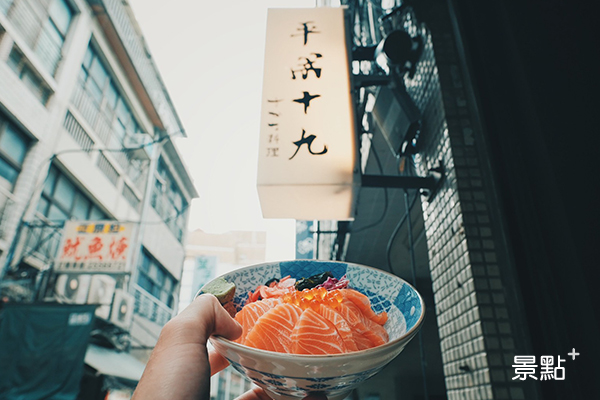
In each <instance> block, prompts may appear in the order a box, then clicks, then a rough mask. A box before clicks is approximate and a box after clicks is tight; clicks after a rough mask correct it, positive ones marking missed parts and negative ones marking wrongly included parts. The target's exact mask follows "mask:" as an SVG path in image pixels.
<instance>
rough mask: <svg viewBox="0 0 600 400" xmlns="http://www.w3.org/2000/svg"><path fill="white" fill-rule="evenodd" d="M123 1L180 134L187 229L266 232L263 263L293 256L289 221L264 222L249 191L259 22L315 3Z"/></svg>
mask: <svg viewBox="0 0 600 400" xmlns="http://www.w3.org/2000/svg"><path fill="white" fill-rule="evenodd" d="M129 2H130V4H131V7H132V8H133V11H134V14H135V16H136V18H137V20H138V23H139V25H140V28H141V30H142V32H143V35H144V37H145V39H146V42H147V44H148V47H149V49H150V52H151V54H152V57H153V59H154V61H155V63H156V64H157V66H158V69H159V71H160V74H161V76H162V79H163V81H164V83H165V86H166V87H167V91H168V92H169V95H170V96H171V100H172V101H173V103H174V105H175V109H176V110H177V113H178V115H179V117H180V119H181V121H182V124H183V126H184V128H185V130H186V132H187V136H188V137H187V138H179V139H175V143H176V146H177V147H178V148H179V150H180V153H181V155H182V157H183V160H184V163H185V164H186V166H187V167H188V170H189V172H190V175H191V176H192V179H193V181H194V184H195V186H196V189H197V191H198V193H199V195H200V198H199V199H196V200H194V201H193V202H192V207H191V212H190V220H189V229H190V230H195V229H202V230H203V231H205V232H210V233H223V232H227V231H230V230H257V231H266V232H267V260H271V259H272V260H276V259H289V258H293V257H294V255H295V254H294V238H295V222H294V221H293V220H265V219H263V218H262V214H261V211H260V204H259V200H258V194H257V191H256V170H257V160H258V137H259V127H260V104H261V92H262V80H263V64H264V46H265V31H266V18H267V9H268V8H284V7H314V6H315V0H279V1H276V0H251V1H249V0H230V1H219V0H214V1H199V0H169V1H164V0H129Z"/></svg>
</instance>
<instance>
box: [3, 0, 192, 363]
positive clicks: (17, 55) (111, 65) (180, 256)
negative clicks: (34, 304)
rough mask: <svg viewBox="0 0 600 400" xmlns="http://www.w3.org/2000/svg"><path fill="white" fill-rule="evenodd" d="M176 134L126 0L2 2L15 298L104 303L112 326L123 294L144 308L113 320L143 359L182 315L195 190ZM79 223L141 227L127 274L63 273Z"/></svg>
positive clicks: (7, 227)
mask: <svg viewBox="0 0 600 400" xmlns="http://www.w3.org/2000/svg"><path fill="white" fill-rule="evenodd" d="M177 136H185V131H184V128H183V126H182V124H181V121H180V120H179V118H178V116H177V112H176V110H175V109H174V106H173V104H172V102H171V100H170V98H169V95H168V93H167V90H166V88H165V86H164V84H163V82H162V80H161V77H160V74H159V72H158V70H157V68H156V65H155V64H154V62H153V60H152V57H151V55H150V52H149V51H148V49H147V47H146V46H145V43H144V39H143V36H142V34H141V31H140V29H139V27H138V25H137V22H136V20H135V17H134V15H133V13H132V11H131V9H130V7H129V6H128V5H127V4H126V3H124V2H121V1H116V0H106V1H103V0H90V1H85V0H43V1H37V0H2V1H0V266H1V268H2V275H1V277H2V279H1V281H0V283H1V284H2V287H1V289H2V295H3V297H4V298H5V300H7V301H35V300H53V301H55V300H57V299H59V300H60V301H64V302H98V303H99V304H101V305H104V308H103V307H100V308H99V310H100V309H103V310H104V311H103V312H97V315H99V316H101V319H105V320H107V321H108V322H110V321H111V317H109V316H110V315H112V316H113V317H115V313H117V311H115V310H112V311H111V310H107V308H109V309H110V307H111V306H112V305H113V297H114V295H115V293H116V291H120V292H121V293H124V294H123V295H122V296H124V297H125V298H126V300H127V301H126V303H125V304H127V305H129V306H130V307H132V308H133V310H134V312H133V313H130V312H126V313H123V314H122V315H121V318H122V319H121V320H114V319H113V320H112V322H115V323H116V325H117V326H118V327H120V328H121V329H122V330H124V331H125V332H129V333H128V336H129V345H128V346H126V347H127V349H128V350H130V352H131V353H132V354H134V355H135V356H137V357H138V358H139V359H140V360H142V361H145V360H146V359H147V357H148V355H149V349H151V348H152V347H153V346H154V344H155V343H156V340H157V338H158V334H159V332H160V329H161V328H162V326H163V325H164V324H165V323H166V322H167V321H168V320H169V319H170V318H171V317H172V316H173V315H174V314H175V313H176V311H177V304H178V291H179V284H180V279H181V273H182V268H183V262H184V258H185V250H184V241H185V239H186V231H187V219H188V208H189V205H190V202H191V201H192V199H193V198H195V197H197V192H196V189H195V188H194V185H193V183H192V181H191V178H190V175H189V173H188V171H187V170H186V167H185V165H184V163H183V162H182V159H181V157H180V154H179V152H178V150H177V148H176V146H175V144H174V143H173V141H172V138H173V137H177ZM68 220H76V221H102V222H106V223H129V224H131V226H132V232H131V236H130V242H129V248H130V252H129V254H128V256H127V270H126V273H124V274H110V273H107V274H94V275H88V274H85V273H83V274H77V275H74V274H73V275H69V276H63V277H61V275H60V274H56V273H53V263H54V260H55V258H56V256H57V255H58V253H59V251H60V250H61V249H60V248H59V247H60V244H61V239H62V236H63V233H64V229H63V227H64V224H65V221H68ZM83 272H85V271H83ZM122 311H124V310H122Z"/></svg>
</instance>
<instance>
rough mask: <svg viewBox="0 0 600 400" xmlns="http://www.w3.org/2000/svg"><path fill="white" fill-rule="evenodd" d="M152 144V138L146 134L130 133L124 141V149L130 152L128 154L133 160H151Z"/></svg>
mask: <svg viewBox="0 0 600 400" xmlns="http://www.w3.org/2000/svg"><path fill="white" fill-rule="evenodd" d="M150 142H152V140H151V138H150V136H149V135H147V134H145V133H129V134H127V135H125V138H124V139H123V147H124V148H125V149H127V150H130V151H129V152H128V154H129V156H130V157H131V158H134V159H138V160H149V159H150V150H151V149H150V146H149V145H150Z"/></svg>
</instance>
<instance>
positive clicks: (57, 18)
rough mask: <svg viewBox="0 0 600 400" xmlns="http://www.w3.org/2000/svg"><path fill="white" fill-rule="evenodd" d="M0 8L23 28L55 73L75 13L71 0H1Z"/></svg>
mask: <svg viewBox="0 0 600 400" xmlns="http://www.w3.org/2000/svg"><path fill="white" fill-rule="evenodd" d="M46 5H47V6H46ZM0 12H3V13H4V14H6V15H7V16H8V19H9V20H10V21H11V22H12V23H13V25H14V27H15V29H17V30H19V33H20V34H21V35H22V36H23V39H24V40H25V41H26V42H27V45H28V46H29V47H30V48H31V49H32V50H33V51H34V52H35V54H36V55H37V56H38V59H39V61H40V63H41V65H42V66H43V67H44V69H46V71H47V72H48V73H50V74H51V75H54V74H55V72H56V69H57V67H58V63H59V62H60V60H61V58H62V47H63V45H64V42H65V38H66V36H67V33H68V31H69V27H70V26H71V20H72V19H73V14H74V13H73V10H72V9H71V7H70V6H69V4H68V3H67V1H66V0H50V1H49V2H41V1H25V0H20V1H12V0H0Z"/></svg>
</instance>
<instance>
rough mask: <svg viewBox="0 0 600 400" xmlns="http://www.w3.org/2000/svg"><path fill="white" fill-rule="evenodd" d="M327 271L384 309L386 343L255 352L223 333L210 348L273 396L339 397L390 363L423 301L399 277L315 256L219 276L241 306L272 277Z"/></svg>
mask: <svg viewBox="0 0 600 400" xmlns="http://www.w3.org/2000/svg"><path fill="white" fill-rule="evenodd" d="M326 271H330V272H331V273H332V274H333V275H334V277H336V278H338V279H339V278H341V277H342V276H343V275H346V277H347V278H348V280H349V282H350V287H351V288H353V289H356V290H358V291H360V292H362V293H364V294H365V295H367V296H368V297H369V299H370V301H371V305H372V307H373V309H374V311H375V312H377V313H379V312H381V311H386V312H387V313H388V321H387V323H386V324H385V326H384V327H385V329H386V330H387V332H388V333H389V337H390V340H389V342H388V343H386V344H384V345H381V346H378V347H374V348H371V349H367V350H361V351H355V352H350V353H345V354H337V355H325V356H323V355H319V356H313V355H299V354H284V353H277V352H272V351H266V350H259V349H255V348H252V347H248V346H245V345H241V344H238V343H235V342H232V341H230V340H227V339H225V338H223V337H219V336H214V337H211V339H210V340H211V343H212V345H213V346H214V348H215V349H216V350H217V351H218V352H219V353H220V354H221V355H223V356H224V357H225V358H226V359H227V360H228V361H229V362H230V363H231V365H232V366H233V368H235V369H236V370H238V371H239V372H240V373H242V374H243V375H245V376H247V377H248V378H249V379H250V380H251V381H252V382H254V383H255V384H256V385H258V386H260V387H262V388H263V389H264V390H265V391H267V393H268V394H269V395H270V396H271V397H272V398H273V399H275V400H295V399H302V398H303V397H305V396H306V395H307V394H309V393H315V392H320V393H324V394H325V395H327V397H328V399H329V400H341V399H344V398H345V397H346V396H347V395H348V394H349V393H350V391H352V389H353V388H355V387H356V386H358V385H359V384H360V383H362V382H363V381H365V380H366V379H368V378H370V377H372V376H373V375H375V374H376V373H378V372H379V371H381V369H383V367H384V366H385V365H387V364H388V363H389V362H390V361H392V360H393V359H394V358H395V357H396V356H397V355H398V354H399V353H400V352H401V351H402V350H403V349H404V347H405V346H406V344H407V343H408V342H409V341H410V340H411V339H412V338H413V337H414V336H415V334H416V333H417V331H418V330H419V329H420V327H421V325H422V323H423V319H424V313H425V306H424V303H423V299H422V298H421V296H420V295H419V293H417V291H416V290H415V289H414V288H413V287H412V286H411V285H409V284H408V283H406V282H405V281H404V280H402V279H400V278H399V277H397V276H395V275H392V274H390V273H387V272H384V271H381V270H378V269H375V268H371V267H366V266H363V265H357V264H351V263H344V262H332V261H316V260H295V261H282V262H275V263H264V264H258V265H253V266H249V267H245V268H241V269H238V270H235V271H232V272H229V273H227V274H224V275H222V277H223V278H225V279H226V280H228V281H230V282H234V283H235V284H236V294H235V298H234V300H233V301H234V303H235V305H236V307H237V309H238V310H239V309H241V308H242V306H243V305H244V304H245V301H246V299H247V297H248V291H250V290H252V291H254V290H255V289H256V287H257V286H258V285H262V284H264V283H265V282H267V281H268V280H270V279H272V278H282V277H285V276H287V275H291V276H292V277H293V278H296V279H301V278H305V277H309V276H312V275H315V274H319V273H323V272H326Z"/></svg>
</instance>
